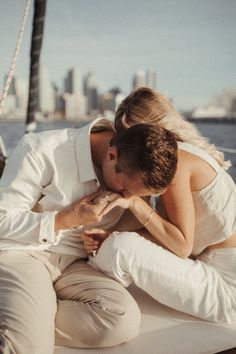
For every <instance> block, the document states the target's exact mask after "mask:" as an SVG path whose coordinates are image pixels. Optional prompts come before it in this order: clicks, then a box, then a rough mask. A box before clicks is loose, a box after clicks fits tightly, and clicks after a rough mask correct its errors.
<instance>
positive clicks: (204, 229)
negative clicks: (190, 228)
mask: <svg viewBox="0 0 236 354" xmlns="http://www.w3.org/2000/svg"><path fill="white" fill-rule="evenodd" d="M178 148H179V149H180V150H184V151H187V152H189V153H191V154H193V155H196V156H198V157H200V158H202V159H203V160H205V161H206V162H207V163H208V164H209V165H210V166H211V167H212V168H213V169H214V170H215V171H216V172H217V175H216V177H215V178H214V179H213V181H212V182H211V183H210V184H208V185H207V186H206V187H205V188H203V189H202V190H200V191H196V192H192V195H193V200H194V206H195V212H196V227H195V237H194V246H193V251H192V255H194V256H195V255H198V254H200V253H201V252H202V251H203V250H204V249H205V248H206V247H208V246H209V245H213V244H216V243H219V242H222V241H224V240H226V239H227V238H228V237H230V236H231V235H232V234H233V233H234V232H236V185H235V183H234V181H233V179H232V178H231V176H230V175H229V174H228V173H227V172H226V171H225V170H224V169H223V168H222V167H220V166H219V164H218V163H217V162H216V160H215V159H214V158H213V157H212V156H211V155H209V154H208V153H207V152H206V151H204V150H202V149H200V148H199V147H197V146H194V145H192V144H189V143H185V142H178Z"/></svg>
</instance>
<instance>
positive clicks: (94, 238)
mask: <svg viewBox="0 0 236 354" xmlns="http://www.w3.org/2000/svg"><path fill="white" fill-rule="evenodd" d="M109 234H110V231H104V230H102V229H91V230H86V231H85V232H84V233H83V234H82V235H81V239H82V240H83V243H84V249H85V251H86V252H87V253H88V254H89V255H91V254H92V255H95V254H96V253H97V251H98V249H99V248H100V246H101V244H102V243H103V241H104V240H105V239H106V238H107V237H108V236H109Z"/></svg>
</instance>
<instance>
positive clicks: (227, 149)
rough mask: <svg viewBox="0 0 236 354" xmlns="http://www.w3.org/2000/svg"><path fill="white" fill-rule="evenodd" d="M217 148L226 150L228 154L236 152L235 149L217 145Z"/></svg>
mask: <svg viewBox="0 0 236 354" xmlns="http://www.w3.org/2000/svg"><path fill="white" fill-rule="evenodd" d="M217 149H219V150H220V151H223V152H227V153H229V154H236V149H231V148H225V147H222V146H217Z"/></svg>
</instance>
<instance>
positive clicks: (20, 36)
mask: <svg viewBox="0 0 236 354" xmlns="http://www.w3.org/2000/svg"><path fill="white" fill-rule="evenodd" d="M30 2H31V0H26V1H25V9H24V15H23V19H22V23H21V26H20V31H19V34H18V38H17V42H16V47H15V52H14V55H13V58H12V61H11V65H10V68H9V71H8V74H7V77H6V80H5V84H4V88H3V91H2V96H1V99H0V115H1V114H2V112H3V108H4V104H5V100H6V97H7V93H8V90H9V87H10V84H11V80H12V77H13V73H14V69H15V65H16V60H17V57H18V54H19V51H20V46H21V42H22V39H23V35H24V28H25V23H26V20H27V17H28V13H29V8H30Z"/></svg>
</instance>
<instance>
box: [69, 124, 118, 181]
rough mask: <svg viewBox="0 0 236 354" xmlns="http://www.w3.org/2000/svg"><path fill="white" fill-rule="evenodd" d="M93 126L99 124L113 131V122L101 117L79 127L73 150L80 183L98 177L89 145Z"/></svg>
mask: <svg viewBox="0 0 236 354" xmlns="http://www.w3.org/2000/svg"><path fill="white" fill-rule="evenodd" d="M95 126H101V127H105V128H107V129H108V130H112V131H115V129H114V126H113V124H112V123H111V122H110V121H108V120H107V119H103V118H97V119H95V120H94V121H93V122H92V123H90V124H87V125H85V126H84V127H82V128H80V129H79V131H78V135H77V137H76V142H75V151H76V158H77V163H78V170H79V176H80V181H81V182H82V183H84V182H88V181H91V180H97V179H98V178H97V175H96V173H95V170H94V166H93V160H92V155H91V146H90V133H91V130H92V129H93V127H95Z"/></svg>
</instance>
